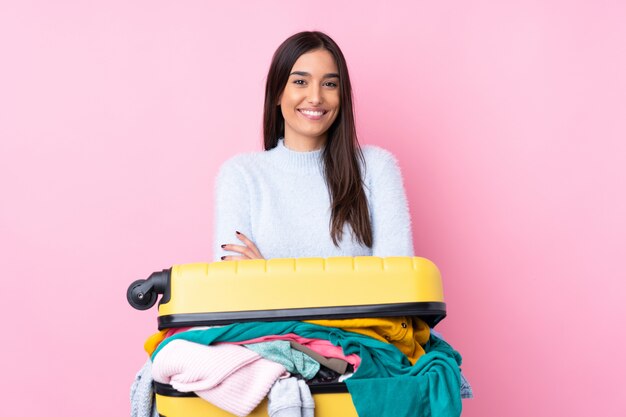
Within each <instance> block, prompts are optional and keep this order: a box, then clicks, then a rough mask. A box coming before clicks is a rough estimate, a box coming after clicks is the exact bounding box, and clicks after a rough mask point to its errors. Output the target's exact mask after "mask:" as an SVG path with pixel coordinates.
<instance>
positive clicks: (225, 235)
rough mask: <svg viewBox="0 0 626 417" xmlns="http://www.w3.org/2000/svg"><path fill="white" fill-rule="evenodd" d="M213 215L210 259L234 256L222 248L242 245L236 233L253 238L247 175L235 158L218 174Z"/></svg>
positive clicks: (221, 168) (226, 163) (227, 162)
mask: <svg viewBox="0 0 626 417" xmlns="http://www.w3.org/2000/svg"><path fill="white" fill-rule="evenodd" d="M214 213H215V216H214V224H213V230H214V232H213V236H214V239H213V258H214V259H215V260H216V261H219V260H220V258H221V257H222V256H224V255H237V253H234V252H228V251H225V250H224V249H222V248H221V245H223V244H229V243H234V244H241V242H240V241H239V240H238V239H237V237H236V235H235V232H236V231H240V232H241V233H243V234H245V235H246V236H248V237H250V238H252V236H251V226H250V224H251V221H250V195H249V193H248V191H247V183H246V176H245V172H244V170H242V169H241V168H240V167H239V166H238V165H237V163H236V160H235V159H230V160H228V161H226V162H225V163H224V164H223V165H222V166H221V167H220V170H219V172H218V174H217V177H216V180H215V206H214Z"/></svg>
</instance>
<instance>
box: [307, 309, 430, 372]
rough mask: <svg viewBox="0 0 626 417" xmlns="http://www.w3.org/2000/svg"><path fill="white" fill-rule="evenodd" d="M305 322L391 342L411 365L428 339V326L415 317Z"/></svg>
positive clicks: (421, 351) (420, 353)
mask: <svg viewBox="0 0 626 417" xmlns="http://www.w3.org/2000/svg"><path fill="white" fill-rule="evenodd" d="M305 323H311V324H318V325H320V326H326V327H337V328H340V329H343V330H345V331H347V332H354V333H360V334H363V335H365V336H369V337H372V338H374V339H377V340H380V341H381V342H386V343H391V344H393V345H394V346H395V347H397V348H398V349H399V350H400V352H402V353H404V354H405V355H406V357H407V358H408V359H409V361H410V362H411V363H412V364H413V365H415V362H417V360H418V359H419V358H420V356H422V355H423V354H424V348H423V346H424V345H425V344H426V343H427V342H428V339H430V328H429V327H428V325H427V324H426V323H424V321H423V320H421V319H419V318H417V317H380V318H364V319H337V320H305Z"/></svg>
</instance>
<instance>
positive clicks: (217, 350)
mask: <svg viewBox="0 0 626 417" xmlns="http://www.w3.org/2000/svg"><path fill="white" fill-rule="evenodd" d="M153 359H154V360H153V364H152V376H153V378H154V380H155V381H157V382H160V383H163V384H171V385H172V387H174V389H176V390H177V391H180V392H191V391H193V392H195V393H196V395H198V396H199V397H201V398H204V399H205V400H207V401H209V402H210V403H212V404H214V405H216V406H218V407H219V408H221V409H223V410H226V411H228V412H230V413H232V414H235V415H237V416H240V417H243V416H246V415H248V414H250V412H252V410H254V408H255V407H256V406H257V405H258V404H259V403H260V402H261V401H262V400H263V399H264V398H265V396H266V395H267V393H268V392H269V390H270V388H271V387H272V385H273V384H274V382H276V380H277V379H278V378H280V377H281V376H288V373H287V372H286V370H285V367H284V366H282V365H280V364H278V363H275V362H272V361H269V360H267V359H263V358H262V357H261V356H260V355H259V354H257V353H256V352H253V351H251V350H250V349H246V348H244V347H242V346H237V345H226V344H224V345H215V346H207V345H202V344H198V343H194V342H190V341H187V340H180V339H179V340H173V341H172V342H171V343H167V344H166V345H165V346H163V347H162V349H160V350H159V351H158V352H157V353H156V355H155V356H154V358H153Z"/></svg>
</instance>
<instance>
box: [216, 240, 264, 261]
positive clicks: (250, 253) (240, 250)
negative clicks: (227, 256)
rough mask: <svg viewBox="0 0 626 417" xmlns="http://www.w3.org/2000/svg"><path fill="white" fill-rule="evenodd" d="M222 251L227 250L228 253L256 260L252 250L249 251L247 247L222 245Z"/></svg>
mask: <svg viewBox="0 0 626 417" xmlns="http://www.w3.org/2000/svg"><path fill="white" fill-rule="evenodd" d="M222 249H224V250H227V251H229V252H237V253H240V254H242V255H245V256H247V258H248V259H254V258H256V253H254V252H253V251H252V249H250V248H249V247H247V246H241V245H232V244H229V245H222Z"/></svg>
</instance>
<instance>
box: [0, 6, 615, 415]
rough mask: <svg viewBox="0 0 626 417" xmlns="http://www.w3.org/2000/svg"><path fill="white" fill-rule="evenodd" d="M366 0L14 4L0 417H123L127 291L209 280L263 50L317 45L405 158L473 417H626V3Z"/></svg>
mask: <svg viewBox="0 0 626 417" xmlns="http://www.w3.org/2000/svg"><path fill="white" fill-rule="evenodd" d="M378 4H379V2H375V1H365V2H364V1H362V0H361V1H345V2H330V1H321V2H316V3H315V4H313V3H298V2H295V3H294V2H287V1H263V2H244V1H233V2H220V5H219V6H216V5H213V4H211V3H210V2H202V1H185V2H175V1H160V0H159V1H154V0H152V1H132V2H128V1H106V2H105V1H101V2H86V1H77V0H76V1H71V0H68V1H56V2H44V1H35V0H30V1H28V0H21V1H19V2H18V1H14V2H9V1H6V2H2V4H0V60H1V62H0V188H1V194H0V195H1V197H0V198H1V201H0V257H1V258H2V267H3V274H2V294H3V297H2V302H1V303H0V311H1V312H2V318H3V319H4V331H3V337H2V340H3V341H2V344H1V346H2V352H3V354H2V355H1V356H2V358H1V359H0V361H2V371H3V377H2V378H0V392H2V398H3V404H2V409H3V412H2V414H3V415H21V416H37V415H43V414H46V415H62V416H84V415H88V416H94V417H99V416H112V415H113V416H121V415H126V413H127V412H128V386H129V384H130V382H131V380H132V378H133V376H134V372H135V371H136V370H137V369H138V367H139V366H140V365H141V364H142V363H143V360H144V354H143V352H142V344H143V340H144V339H145V338H146V337H147V336H148V335H149V334H151V333H152V332H153V330H154V329H155V326H156V320H155V314H156V313H155V311H154V310H150V311H148V312H137V311H135V310H132V309H131V308H130V307H129V306H128V305H127V303H126V300H125V297H124V293H125V290H126V287H127V285H128V284H129V283H130V282H131V281H133V280H135V279H137V278H143V277H146V276H147V275H148V274H149V273H150V272H152V271H153V270H157V269H160V268H165V267H168V266H170V265H171V264H174V263H186V262H192V261H207V260H209V259H210V242H211V219H212V207H211V202H212V184H213V178H214V175H215V172H216V169H217V167H218V165H219V164H220V162H221V161H223V160H224V159H225V158H227V157H228V156H230V155H233V154H235V153H237V152H240V151H244V150H252V149H258V148H259V143H260V142H259V130H260V124H261V105H262V92H263V82H264V77H265V71H266V70H267V67H268V65H269V60H270V57H271V54H272V52H273V51H274V49H275V48H276V47H277V45H278V44H279V43H280V42H281V41H282V40H283V39H284V38H286V37H287V36H288V35H290V34H292V33H294V32H296V31H299V30H305V29H320V30H324V31H327V32H328V33H329V34H331V35H332V36H333V37H334V38H335V39H336V40H337V41H338V43H339V44H340V45H341V46H342V48H343V49H344V52H345V54H346V56H347V58H348V61H349V65H350V68H351V71H352V76H353V79H354V87H355V94H356V102H357V106H358V107H357V112H358V118H359V123H360V124H359V132H360V137H361V140H362V142H363V143H373V144H378V145H382V146H385V147H387V148H388V149H390V150H392V151H393V152H395V153H396V155H397V156H398V158H399V160H400V163H401V165H402V168H403V171H404V174H405V178H406V185H407V188H408V194H409V199H410V204H411V211H412V215H413V221H414V236H415V245H416V250H417V253H418V254H419V255H422V256H426V257H428V258H430V259H432V260H434V261H435V262H436V263H437V264H438V265H439V266H440V267H441V270H442V272H443V274H444V282H445V289H446V297H447V302H448V306H449V316H448V319H446V321H445V322H444V323H443V324H442V325H441V329H442V330H443V331H444V332H445V334H446V335H447V336H448V338H449V339H450V341H451V342H452V344H453V345H454V346H455V347H457V348H458V349H459V350H460V351H461V352H462V353H463V354H464V356H465V365H464V367H463V369H464V371H465V373H466V374H467V376H468V377H469V378H470V380H471V381H472V383H473V385H474V389H475V394H476V396H477V398H476V399H474V400H472V401H468V402H465V412H464V415H465V416H514V417H517V416H555V415H558V416H560V415H563V416H564V415H567V416H583V415H585V416H587V415H602V416H623V415H626V395H625V393H624V392H625V388H626V385H624V374H625V373H626V365H625V361H624V359H623V356H624V355H623V347H624V346H625V342H626V337H625V335H624V327H623V326H624V325H623V322H624V319H625V318H626V314H625V312H626V311H625V308H624V302H623V298H624V295H623V294H624V292H625V290H626V286H625V284H624V282H625V280H624V278H626V276H625V274H624V258H626V257H625V255H626V251H625V249H624V248H625V247H626V242H625V240H626V221H625V220H624V219H625V217H626V216H625V215H624V213H625V212H626V197H625V193H624V190H625V189H626V171H625V168H624V166H626V145H625V144H624V139H626V81H625V79H626V78H625V77H624V74H626V42H625V41H624V39H626V26H625V25H624V24H623V22H624V21H626V6H625V3H624V2H622V1H608V0H607V1H587V2H584V1H574V2H572V1H550V0H547V1H546V0H541V1H539V0H537V1H532V0H531V1H527V0H526V1H517V2H501V1H495V0H494V1H457V2H427V1H417V2H416V1H406V2H395V5H393V6H387V7H386V8H382V6H379V5H378ZM357 11H358V13H359V16H358V17H357V16H356V12H357ZM7 393H11V395H7Z"/></svg>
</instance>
